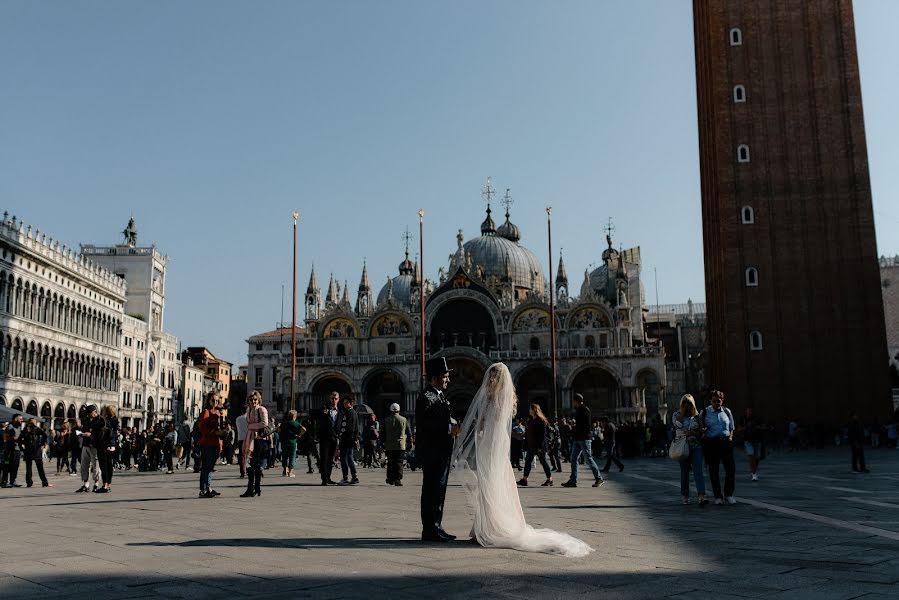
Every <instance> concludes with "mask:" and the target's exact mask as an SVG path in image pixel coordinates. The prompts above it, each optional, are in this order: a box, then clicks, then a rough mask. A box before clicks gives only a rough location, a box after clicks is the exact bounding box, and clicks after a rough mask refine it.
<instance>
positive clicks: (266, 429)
mask: <svg viewBox="0 0 899 600" xmlns="http://www.w3.org/2000/svg"><path fill="white" fill-rule="evenodd" d="M246 414H247V437H246V439H245V440H244V442H243V451H244V455H245V456H248V457H249V459H250V464H249V465H248V466H247V491H245V492H244V493H243V494H241V495H240V497H241V498H252V497H254V496H261V495H262V487H261V486H262V463H263V461H265V460H266V457H267V456H268V450H269V438H270V437H271V435H272V428H273V427H274V426H273V425H272V426H269V420H268V410H266V408H265V407H264V406H262V395H261V394H260V393H259V392H257V391H253V392H251V393H250V395H249V396H247V413H246Z"/></svg>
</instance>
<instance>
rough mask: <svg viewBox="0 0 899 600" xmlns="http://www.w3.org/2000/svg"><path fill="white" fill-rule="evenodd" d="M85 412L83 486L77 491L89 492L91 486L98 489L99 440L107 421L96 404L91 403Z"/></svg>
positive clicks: (82, 430) (82, 458)
mask: <svg viewBox="0 0 899 600" xmlns="http://www.w3.org/2000/svg"><path fill="white" fill-rule="evenodd" d="M84 412H85V417H84V420H83V421H82V423H81V487H80V488H78V489H77V490H75V491H76V492H89V491H91V486H93V489H94V490H96V489H97V486H98V482H99V479H100V468H99V463H98V457H97V442H98V441H99V438H100V436H101V432H102V430H103V428H104V425H105V423H104V422H103V419H101V418H100V414H99V413H98V412H97V406H96V405H95V404H89V405H88V406H87V407H86V408H85V411H84Z"/></svg>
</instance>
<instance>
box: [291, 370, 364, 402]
mask: <svg viewBox="0 0 899 600" xmlns="http://www.w3.org/2000/svg"><path fill="white" fill-rule="evenodd" d="M352 391H353V388H352V386H351V385H350V382H349V381H348V380H347V378H346V376H344V375H342V374H339V373H328V374H326V375H324V376H322V377H320V378H319V379H317V380H316V381H315V382H314V383H313V384H312V387H311V388H310V390H309V392H308V393H307V394H306V395H305V396H306V397H305V398H304V402H303V404H304V406H303V408H304V409H306V410H311V409H316V408H319V407H321V406H322V405H324V403H325V402H327V400H328V396H329V395H330V393H331V392H337V393H338V394H340V397H341V398H345V397H346V396H348V395H349V394H351V393H352Z"/></svg>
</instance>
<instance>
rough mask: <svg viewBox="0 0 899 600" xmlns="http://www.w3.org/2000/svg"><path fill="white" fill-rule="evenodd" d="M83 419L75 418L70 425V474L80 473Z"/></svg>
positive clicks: (71, 475) (72, 475) (73, 475)
mask: <svg viewBox="0 0 899 600" xmlns="http://www.w3.org/2000/svg"><path fill="white" fill-rule="evenodd" d="M81 442H82V440H81V420H80V419H74V420H72V422H71V426H70V427H69V476H70V477H75V476H77V475H78V462H79V461H80V460H81Z"/></svg>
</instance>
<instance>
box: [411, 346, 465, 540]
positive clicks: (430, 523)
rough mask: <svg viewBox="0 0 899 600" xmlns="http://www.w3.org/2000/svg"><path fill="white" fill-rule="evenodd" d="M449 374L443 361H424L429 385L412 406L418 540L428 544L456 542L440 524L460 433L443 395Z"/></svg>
mask: <svg viewBox="0 0 899 600" xmlns="http://www.w3.org/2000/svg"><path fill="white" fill-rule="evenodd" d="M449 374H450V369H449V368H448V367H447V365H446V359H445V358H432V359H430V360H428V361H425V377H426V378H427V381H428V383H427V385H426V386H425V389H424V390H422V391H421V393H420V394H419V395H418V399H417V400H416V402H415V456H416V460H417V461H418V462H419V463H420V464H421V470H422V475H423V479H422V483H421V527H422V531H421V539H422V540H424V541H430V542H449V541H451V540H454V539H456V536H454V535H450V534H448V533H447V532H446V531H444V530H443V526H442V524H441V523H442V521H443V502H444V500H445V498H446V484H447V479H448V478H449V468H450V456H451V455H452V452H453V437H454V436H455V435H456V434H458V432H459V428H458V426H453V425H452V414H451V412H452V407H451V406H450V403H449V401H448V400H447V399H446V397H445V396H444V394H443V393H444V392H445V391H446V388H447V386H448V385H449V380H450V377H449Z"/></svg>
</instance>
